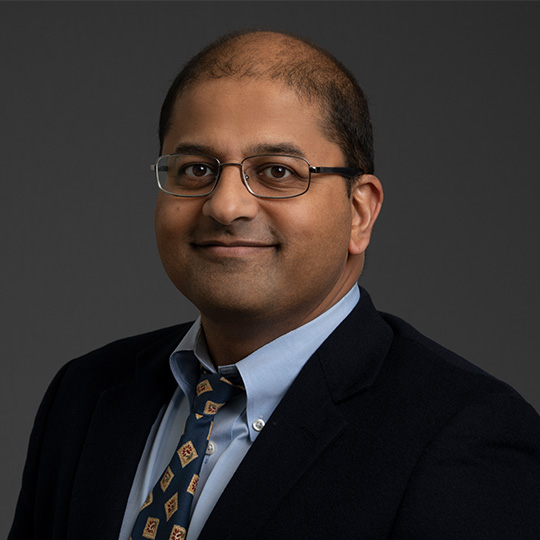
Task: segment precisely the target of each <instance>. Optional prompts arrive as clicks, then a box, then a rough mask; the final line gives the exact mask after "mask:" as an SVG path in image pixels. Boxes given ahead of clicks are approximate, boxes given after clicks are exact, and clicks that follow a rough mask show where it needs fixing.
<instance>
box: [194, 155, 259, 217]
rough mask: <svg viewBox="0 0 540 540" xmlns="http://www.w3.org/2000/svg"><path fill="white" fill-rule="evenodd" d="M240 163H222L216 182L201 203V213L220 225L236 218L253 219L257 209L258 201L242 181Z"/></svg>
mask: <svg viewBox="0 0 540 540" xmlns="http://www.w3.org/2000/svg"><path fill="white" fill-rule="evenodd" d="M241 175H242V166H241V165H240V163H223V164H222V165H221V174H220V176H219V179H218V183H217V185H216V187H215V189H214V191H212V193H211V194H210V195H208V197H207V200H206V201H205V203H204V205H203V213H204V215H207V216H209V217H212V218H213V219H215V220H216V221H218V222H219V223H221V224H222V225H230V224H231V223H233V221H236V220H238V219H247V220H250V219H253V218H254V217H255V216H256V215H257V213H258V211H259V201H258V199H257V197H255V196H254V195H252V194H251V193H250V192H249V191H248V190H247V187H246V186H245V185H244V182H243V181H242V177H241Z"/></svg>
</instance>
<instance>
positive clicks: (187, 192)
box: [157, 154, 219, 197]
mask: <svg viewBox="0 0 540 540" xmlns="http://www.w3.org/2000/svg"><path fill="white" fill-rule="evenodd" d="M218 165H219V163H218V161H217V160H216V159H215V158H212V157H209V156H193V155H185V154H172V155H168V156H162V157H160V158H159V159H158V162H157V178H158V182H159V186H160V188H161V189H162V190H163V191H166V192H167V193H171V194H173V195H180V196H182V197H200V196H201V195H206V194H207V193H210V192H211V191H212V189H213V187H214V184H215V182H216V178H217V174H218V170H219V167H218Z"/></svg>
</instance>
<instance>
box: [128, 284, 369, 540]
mask: <svg viewBox="0 0 540 540" xmlns="http://www.w3.org/2000/svg"><path fill="white" fill-rule="evenodd" d="M359 299H360V291H359V288H358V286H356V285H355V286H354V287H353V288H352V289H351V290H350V291H349V292H348V293H347V294H346V295H345V296H344V297H343V298H342V299H341V300H340V301H339V302H338V303H337V304H335V305H334V306H332V307H331V308H330V309H329V310H327V311H325V312H324V313H323V314H322V315H320V316H319V317H317V318H316V319H314V320H312V321H310V322H308V323H307V324H305V325H303V326H301V327H300V328H296V329H295V330H293V331H291V332H289V333H287V334H285V335H283V336H280V337H279V338H277V339H275V340H274V341H272V342H271V343H268V344H267V345H265V346H264V347H261V348H260V349H258V350H256V351H255V352H253V353H252V354H250V355H249V356H247V357H246V358H244V359H242V360H240V361H239V362H237V363H236V364H231V365H228V366H221V367H219V372H220V373H221V374H223V375H224V376H226V377H230V376H233V377H234V376H235V375H240V376H241V377H242V381H243V384H244V386H245V388H246V394H245V395H241V396H238V397H237V398H234V399H233V400H231V401H230V402H228V403H227V405H226V406H225V407H223V408H222V409H220V410H219V412H218V413H217V415H216V418H215V421H214V427H213V429H212V437H211V439H210V443H209V446H208V450H207V454H206V456H205V458H204V462H203V464H202V468H201V472H200V475H199V483H198V485H197V491H196V493H195V498H194V501H193V506H192V516H191V521H190V525H189V530H188V534H187V540H196V539H197V537H198V536H199V534H200V532H201V530H202V528H203V527H204V524H205V522H206V520H207V518H208V516H209V515H210V513H211V512H212V509H213V508H214V506H215V504H216V502H217V501H218V499H219V497H220V495H221V493H222V492H223V490H224V489H225V487H226V485H227V484H228V482H229V480H230V479H231V477H232V476H233V474H234V473H235V471H236V469H237V467H238V465H239V464H240V462H241V461H242V459H243V458H244V456H245V455H246V453H247V451H248V450H249V448H250V446H251V444H252V443H253V441H254V440H255V439H256V438H257V435H258V434H259V433H260V432H261V430H262V429H264V425H265V423H266V422H268V419H269V418H270V415H271V414H272V412H273V411H274V409H275V408H276V407H277V405H278V403H279V402H280V401H281V399H282V398H283V396H284V395H285V393H286V392H287V390H288V389H289V387H290V386H291V384H292V383H293V381H294V379H295V378H296V376H297V375H298V373H299V372H300V370H301V369H302V367H303V366H304V364H305V363H306V362H307V361H308V360H309V358H310V357H311V355H312V354H313V353H314V352H315V351H316V350H317V349H318V348H319V346H320V345H321V344H322V342H323V341H324V340H325V339H326V338H327V337H328V336H329V335H330V334H331V333H332V332H333V331H334V329H335V328H336V327H337V326H338V325H339V324H340V323H341V321H343V319H345V317H347V315H348V314H349V313H350V312H351V311H352V309H353V308H354V306H355V305H356V304H357V302H358V300H359ZM199 362H200V363H201V364H202V365H203V366H204V367H205V368H206V369H207V370H209V371H211V372H214V373H215V372H216V368H215V367H214V365H213V363H212V361H211V359H210V356H209V354H208V349H207V347H206V342H205V339H204V334H203V333H202V331H201V322H200V317H199V318H198V319H197V320H196V321H195V323H194V324H193V326H192V327H191V328H190V330H189V331H188V333H187V334H186V335H185V336H184V338H183V339H182V341H181V342H180V344H179V345H178V347H177V348H176V349H175V350H174V352H173V353H172V355H171V357H170V366H171V370H172V373H173V375H174V377H175V379H176V381H177V382H178V388H177V389H176V391H175V393H174V395H173V397H172V399H171V401H170V402H169V404H168V406H166V407H163V409H162V410H161V412H160V414H159V415H158V417H157V419H156V421H155V422H154V425H153V426H152V430H151V431H150V435H149V436H148V440H147V442H146V447H145V449H144V452H143V455H142V457H141V460H140V462H139V466H138V468H137V473H136V475H135V478H134V480H133V485H132V488H131V493H130V496H129V499H128V504H127V507H126V511H125V514H124V520H123V523H122V529H121V531H120V537H119V540H129V536H130V534H131V531H132V528H133V524H134V523H135V520H136V518H137V514H138V513H139V509H140V508H141V506H142V505H143V503H144V501H145V499H146V497H147V495H148V493H150V491H151V490H152V489H153V487H154V485H155V484H156V482H157V481H158V480H159V478H160V477H161V475H162V474H163V471H164V470H165V469H166V467H167V466H168V464H169V461H170V460H171V456H172V455H173V454H174V452H175V450H176V445H177V444H178V441H179V440H180V436H181V434H182V431H183V428H184V424H185V421H186V419H187V417H188V415H189V412H190V407H191V405H190V404H191V403H192V402H193V399H194V393H195V390H194V389H195V386H196V384H197V381H198V379H199V372H200V368H199ZM186 397H187V399H185V398H186Z"/></svg>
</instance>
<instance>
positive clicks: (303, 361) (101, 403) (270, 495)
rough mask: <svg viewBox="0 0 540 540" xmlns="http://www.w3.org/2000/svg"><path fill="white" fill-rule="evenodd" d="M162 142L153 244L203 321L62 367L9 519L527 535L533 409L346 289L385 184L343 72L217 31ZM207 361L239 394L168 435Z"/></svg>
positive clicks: (535, 526)
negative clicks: (199, 434) (199, 432)
mask: <svg viewBox="0 0 540 540" xmlns="http://www.w3.org/2000/svg"><path fill="white" fill-rule="evenodd" d="M160 139H161V145H162V148H161V155H162V157H160V158H159V159H158V161H157V163H156V165H155V170H156V175H157V178H158V182H159V186H160V189H161V191H160V193H159V197H158V201H157V209H156V236H157V242H158V247H159V251H160V255H161V258H162V262H163V265H164V267H165V269H166V271H167V273H168V275H169V277H170V278H171V280H172V281H173V283H174V284H175V285H176V286H177V288H178V289H179V290H180V291H181V292H182V293H183V294H184V295H185V296H186V297H187V298H189V299H190V300H191V301H192V302H193V303H194V304H195V305H196V306H197V307H198V308H199V310H200V318H199V319H198V320H197V321H196V322H195V323H194V325H190V324H188V325H180V326H176V327H172V328H166V329H162V330H158V331H156V332H152V333H150V334H144V335H141V336H136V337H133V338H129V339H125V340H121V341H118V342H115V343H113V344H111V345H109V346H107V347H104V348H103V349H100V350H98V351H94V352H92V353H90V354H89V355H86V356H84V357H82V358H80V359H77V360H75V361H73V362H71V363H70V364H68V365H67V366H65V367H64V368H63V369H62V370H61V372H60V373H59V374H58V376H57V377H56V379H55V380H54V382H53V383H52V385H51V387H50V389H49V391H48V392H47V394H46V396H45V399H44V401H43V404H42V406H41V408H40V411H39V413H38V417H37V419H36V425H35V427H34V431H33V434H32V438H31V443H30V450H29V455H28V460H27V465H26V468H25V473H24V479H23V487H22V491H21V495H20V498H19V504H18V507H17V513H16V517H15V522H14V525H13V528H12V531H11V534H10V539H19V538H21V539H22V538H25V539H28V538H36V539H38V538H39V539H41V538H54V539H63V538H74V539H77V540H81V539H86V538H88V539H97V538H99V539H109V538H110V539H113V538H114V539H116V538H121V539H126V540H127V539H128V538H130V537H131V538H133V540H135V539H136V538H158V539H161V538H167V539H171V538H183V537H185V530H186V529H187V538H188V539H189V540H195V539H196V538H199V539H200V540H204V539H214V538H218V537H219V538H222V537H225V538H231V539H255V538H260V539H275V538H280V539H298V538H310V539H312V538H315V539H318V538H321V539H322V538H325V539H326V538H372V539H392V540H401V539H419V538H436V539H463V538H474V539H483V538H485V539H487V538H489V539H493V538H501V539H502V538H504V539H507V538H513V539H531V540H532V539H538V538H540V513H539V512H538V509H539V508H540V419H539V418H538V415H537V414H536V413H535V412H534V410H533V409H532V407H530V406H529V405H527V404H526V403H525V402H524V401H523V399H522V398H521V397H520V396H519V395H518V394H517V393H516V392H515V391H514V390H512V389H511V388H510V387H508V386H507V385H505V384H504V383H501V382H499V381H497V380H495V379H494V378H492V377H490V376H489V375H487V374H485V373H484V372H482V371H481V370H479V369H478V368H476V367H474V366H472V365H471V364H469V363H468V362H466V361H465V360H463V359H461V358H459V357H457V356H456V355H454V354H453V353H451V352H449V351H447V350H445V349H443V348H442V347H440V346H439V345H437V344H435V343H433V342H431V341H430V340H428V339H427V338H425V337H423V336H421V335H420V334H418V333H417V332H416V331H415V330H414V329H413V328H411V327H410V326H409V325H407V324H406V323H405V322H403V321H401V320H400V319H398V318H396V317H393V316H390V315H382V314H379V313H378V312H376V311H375V309H374V307H373V305H372V303H371V301H370V298H369V295H368V293H367V292H366V291H365V290H359V288H358V287H357V285H356V283H357V280H358V279H359V277H360V274H361V271H362V267H363V264H364V256H365V251H366V249H367V246H368V244H369V241H370V235H371V231H372V229H373V225H374V223H375V220H376V218H377V215H378V213H379V210H380V208H381V204H382V198H383V196H382V188H381V184H380V182H379V180H378V179H377V178H376V177H375V176H374V175H373V156H372V147H371V127H370V122H369V114H368V110H367V106H366V103H365V98H364V96H363V94H362V91H361V90H360V88H359V87H358V85H357V83H356V82H355V81H354V79H353V77H352V75H350V73H349V72H348V71H347V70H346V69H345V68H344V67H343V66H341V65H340V64H339V63H338V62H337V61H336V60H335V59H333V58H332V57H331V56H330V55H328V54H327V53H326V52H324V51H322V50H320V49H318V48H317V47H315V46H313V45H310V44H307V43H305V42H303V41H301V40H298V39H296V38H293V37H290V36H287V35H283V34H277V33H268V32H255V33H243V34H233V35H230V36H226V37H225V38H223V39H222V40H219V41H218V42H216V43H214V44H212V45H211V46H209V47H208V48H206V49H205V50H203V51H202V52H201V53H199V55H197V56H196V57H194V59H192V60H191V61H190V63H189V64H188V65H187V66H186V67H185V68H184V70H183V71H182V72H181V73H180V75H179V76H178V77H177V79H176V80H175V82H174V83H173V85H172V87H171V89H170V91H169V93H168V95H167V97H166V99H165V102H164V105H163V108H162V114H161V121H160ZM201 369H202V370H203V374H202V377H201V379H199V376H200V373H201ZM216 372H217V373H219V375H218V376H217V377H215V376H214V375H213V374H214V373H216ZM212 377H215V378H212ZM218 378H221V380H222V381H223V382H224V384H225V385H229V386H230V387H234V388H235V389H236V390H235V392H236V393H235V394H234V396H233V397H232V398H231V399H230V400H229V401H225V400H224V401H223V403H221V401H220V402H219V403H214V402H212V403H211V405H212V406H214V410H213V411H212V413H211V414H212V415H215V416H213V419H214V423H213V424H210V426H211V427H210V430H207V432H208V435H207V437H206V439H205V440H204V448H203V450H202V451H201V450H200V449H199V451H198V452H196V451H195V452H194V451H193V447H192V446H190V447H189V448H188V451H186V446H185V445H186V444H188V443H185V441H186V439H187V438H190V437H191V438H192V439H193V440H195V437H196V436H195V435H192V431H191V427H190V425H191V424H190V422H193V423H194V424H196V423H197V422H198V421H199V420H202V419H203V417H204V415H203V414H202V413H201V414H199V413H198V412H197V410H196V407H195V405H194V403H196V402H197V400H198V398H199V397H200V395H201V394H203V395H204V392H206V390H207V388H206V386H204V385H207V384H208V380H211V381H212V384H214V383H213V381H214V380H216V381H217V379H218ZM223 379H224V380H223ZM198 381H199V382H198ZM200 381H202V382H200ZM201 385H203V386H201ZM195 389H196V390H195ZM244 389H245V391H244ZM192 405H193V407H194V409H193V412H192V414H190V407H191V406H192ZM219 407H221V408H219ZM216 411H217V413H216ZM184 424H185V425H186V427H185V433H184V434H182V431H183V428H184ZM212 426H213V427H212ZM205 433H206V432H205ZM179 440H180V443H179ZM184 443H185V444H184ZM189 444H191V440H190V441H189ZM194 446H195V447H196V445H194ZM196 448H199V447H196ZM199 454H200V455H199ZM192 459H196V462H198V463H199V465H200V469H197V472H196V473H194V475H193V477H192V478H193V479H194V481H193V482H192V483H190V484H188V488H187V490H184V491H182V492H181V491H175V493H174V495H173V496H172V497H170V498H168V497H169V495H167V491H168V490H169V489H170V486H171V485H176V482H177V481H178V482H179V481H180V477H182V475H183V471H184V470H188V466H191V464H190V462H191V460H192ZM180 461H181V466H180V465H179V463H180ZM190 475H191V473H190ZM175 490H176V488H175ZM185 491H187V492H189V497H187V496H186V495H185ZM186 497H187V498H186ZM185 500H188V502H187V503H185V502H184V501H185ZM158 501H162V502H159V504H157V503H158ZM159 512H161V514H160V516H161V517H157V516H158V513H159ZM182 512H184V513H185V514H186V516H187V518H186V519H187V522H183V523H180V521H179V519H180V518H179V515H180V514H181V513H182ZM188 526H189V527H188Z"/></svg>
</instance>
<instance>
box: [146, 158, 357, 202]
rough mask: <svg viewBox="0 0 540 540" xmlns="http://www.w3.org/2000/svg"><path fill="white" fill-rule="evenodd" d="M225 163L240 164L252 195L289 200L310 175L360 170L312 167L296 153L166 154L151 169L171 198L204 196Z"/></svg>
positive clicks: (350, 173) (301, 189)
mask: <svg viewBox="0 0 540 540" xmlns="http://www.w3.org/2000/svg"><path fill="white" fill-rule="evenodd" d="M226 165H232V166H235V167H240V171H241V176H242V182H243V183H244V185H245V186H246V188H247V190H248V191H249V192H250V193H251V194H252V195H255V197H261V198H263V199H290V198H291V197H298V196H299V195H303V194H304V193H305V192H306V191H307V190H308V189H309V185H310V182H311V175H312V174H313V173H317V174H320V173H322V174H337V175H339V176H344V177H345V178H354V177H355V176H358V175H360V174H363V170H362V169H351V168H348V167H312V166H311V165H310V164H309V162H308V161H307V160H305V159H304V158H301V157H297V156H282V155H275V154H268V155H260V156H249V157H247V158H245V159H243V160H242V161H241V162H240V163H221V162H220V161H219V159H217V158H215V157H212V156H204V155H191V154H167V155H165V156H161V157H159V158H158V160H157V161H156V163H155V164H153V165H151V166H150V167H151V169H152V170H153V171H155V173H156V179H157V183H158V186H159V188H160V189H161V190H162V191H164V192H165V193H168V194H169V195H174V196H175V197H204V196H205V195H209V194H210V193H212V191H214V189H215V187H216V185H217V183H218V180H219V175H220V172H221V169H222V168H223V167H225V166H226Z"/></svg>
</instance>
